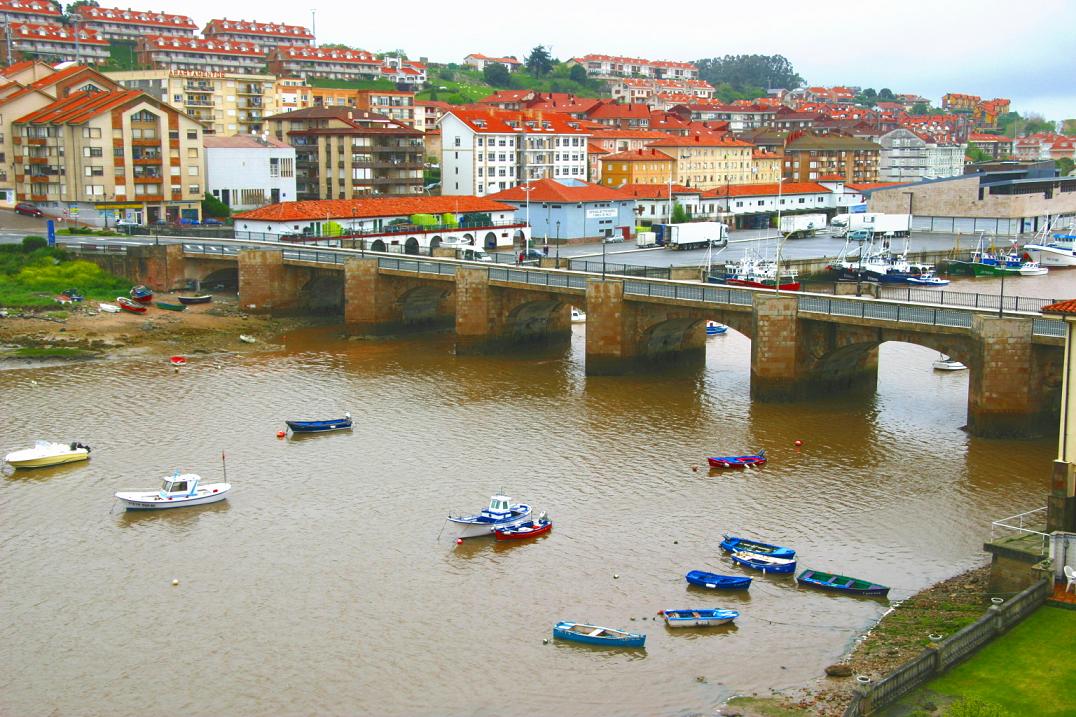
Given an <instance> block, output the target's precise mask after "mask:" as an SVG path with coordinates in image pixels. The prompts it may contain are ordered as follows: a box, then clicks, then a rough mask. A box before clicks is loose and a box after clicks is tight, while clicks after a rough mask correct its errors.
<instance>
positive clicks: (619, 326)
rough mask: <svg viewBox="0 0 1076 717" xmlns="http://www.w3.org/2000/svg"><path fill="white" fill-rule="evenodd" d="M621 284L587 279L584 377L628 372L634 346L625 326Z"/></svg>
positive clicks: (634, 353) (616, 374) (633, 356)
mask: <svg viewBox="0 0 1076 717" xmlns="http://www.w3.org/2000/svg"><path fill="white" fill-rule="evenodd" d="M627 313H628V312H626V311H625V307H624V282H623V281H602V280H601V279H588V280H587V350H586V373H587V375H588V376H619V375H621V374H624V373H628V371H629V368H630V365H631V364H632V363H634V361H635V359H636V352H637V347H636V346H634V345H633V342H631V341H630V331H629V330H628V327H626V326H625V323H626V321H627V318H628V317H627V316H626V314H627Z"/></svg>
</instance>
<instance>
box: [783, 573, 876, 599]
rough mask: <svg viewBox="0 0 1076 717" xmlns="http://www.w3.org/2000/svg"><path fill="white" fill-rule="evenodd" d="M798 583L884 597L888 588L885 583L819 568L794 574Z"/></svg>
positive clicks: (834, 590) (841, 591)
mask: <svg viewBox="0 0 1076 717" xmlns="http://www.w3.org/2000/svg"><path fill="white" fill-rule="evenodd" d="M796 581H797V582H798V583H799V584H800V585H811V586H813V587H816V588H822V589H823V590H832V591H833V592H839V593H845V594H848V595H868V596H870V597H886V596H887V595H889V588H888V587H886V586H885V585H879V584H878V583H872V582H871V581H870V580H860V579H859V578H850V577H848V576H847V575H834V574H833V573H824V572H822V571H821V570H804V571H803V572H802V573H800V574H799V575H797V576H796Z"/></svg>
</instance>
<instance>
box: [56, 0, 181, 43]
mask: <svg viewBox="0 0 1076 717" xmlns="http://www.w3.org/2000/svg"><path fill="white" fill-rule="evenodd" d="M75 13H76V15H77V16H78V18H79V27H85V28H88V29H91V30H95V31H96V32H97V33H98V34H99V35H100V36H101V37H103V38H104V39H106V40H137V39H138V38H140V37H142V36H143V35H161V36H163V37H194V35H195V33H196V32H198V26H197V25H195V24H194V20H191V19H190V18H189V17H187V16H186V15H170V14H169V13H166V12H142V11H141V10H122V9H120V8H111V7H93V6H92V5H80V6H79V7H77V8H75Z"/></svg>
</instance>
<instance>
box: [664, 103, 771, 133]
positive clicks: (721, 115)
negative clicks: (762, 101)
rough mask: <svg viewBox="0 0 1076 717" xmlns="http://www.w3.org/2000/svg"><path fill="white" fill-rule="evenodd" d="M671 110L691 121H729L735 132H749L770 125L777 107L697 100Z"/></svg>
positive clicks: (670, 110)
mask: <svg viewBox="0 0 1076 717" xmlns="http://www.w3.org/2000/svg"><path fill="white" fill-rule="evenodd" d="M669 112H672V113H673V114H675V115H677V116H678V117H680V118H681V119H683V120H685V121H690V122H728V124H729V129H730V130H731V131H733V132H747V131H749V130H753V129H758V128H759V127H766V126H768V125H770V124H771V123H772V122H773V120H774V117H776V116H777V109H776V108H774V107H764V106H760V105H754V104H750V105H725V104H721V103H720V102H695V103H693V104H688V105H677V106H675V107H672V108H670V109H669Z"/></svg>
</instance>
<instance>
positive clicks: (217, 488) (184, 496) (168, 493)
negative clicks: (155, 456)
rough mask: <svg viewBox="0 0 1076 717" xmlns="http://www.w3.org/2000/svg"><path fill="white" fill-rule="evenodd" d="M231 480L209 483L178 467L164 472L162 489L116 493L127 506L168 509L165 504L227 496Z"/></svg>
mask: <svg viewBox="0 0 1076 717" xmlns="http://www.w3.org/2000/svg"><path fill="white" fill-rule="evenodd" d="M231 489H232V484H231V483H206V484H205V485H202V479H201V478H200V477H199V476H197V475H195V474H194V473H184V474H182V475H180V473H179V471H176V472H175V473H173V474H172V475H170V476H165V478H164V479H163V480H162V481H161V489H160V490H159V491H156V492H153V493H133V492H121V493H116V497H117V498H119V500H120V502H121V503H123V506H124V507H125V508H126V509H127V510H165V509H166V508H184V507H186V506H190V505H205V504H206V503H216V502H217V501H218V500H224V499H225V498H227V497H228V491H230V490H231Z"/></svg>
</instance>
